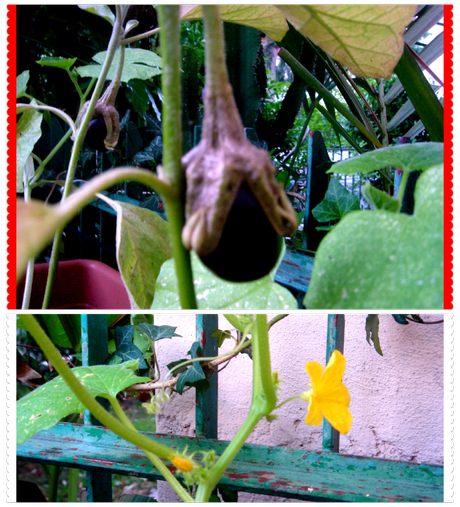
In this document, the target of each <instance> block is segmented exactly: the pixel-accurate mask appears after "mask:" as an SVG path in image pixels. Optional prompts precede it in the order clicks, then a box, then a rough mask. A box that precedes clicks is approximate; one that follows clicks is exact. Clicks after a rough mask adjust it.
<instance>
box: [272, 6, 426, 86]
mask: <svg viewBox="0 0 460 507" xmlns="http://www.w3.org/2000/svg"><path fill="white" fill-rule="evenodd" d="M277 7H278V8H279V9H280V10H281V12H283V14H284V15H285V16H286V17H287V19H288V21H289V22H290V23H291V24H292V25H294V27H295V28H297V30H299V32H300V33H302V34H303V35H305V36H306V37H308V38H309V39H310V40H311V41H312V42H314V43H315V44H316V45H317V46H319V47H320V48H321V49H323V50H324V51H326V53H328V54H329V55H330V56H331V57H332V58H334V60H337V61H338V62H340V63H342V64H344V65H346V66H347V67H348V68H349V69H350V70H351V72H353V74H355V76H360V77H374V78H379V77H382V78H387V79H388V78H390V77H391V75H392V73H393V69H394V68H395V66H396V64H397V63H398V60H399V58H400V57H401V54H402V52H403V48H404V36H403V32H404V29H405V28H406V26H407V25H408V24H409V23H410V21H411V20H412V17H413V16H414V14H415V11H416V8H417V6H416V5H389V4H388V5H374V4H369V5H351V4H339V5H327V4H325V5H284V4H283V5H278V6H277Z"/></svg>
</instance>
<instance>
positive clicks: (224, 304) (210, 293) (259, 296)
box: [151, 252, 298, 310]
mask: <svg viewBox="0 0 460 507" xmlns="http://www.w3.org/2000/svg"><path fill="white" fill-rule="evenodd" d="M191 257H192V269H193V274H194V285H195V293H196V299H197V303H198V308H199V309H201V310H205V309H209V310H221V309H225V308H227V309H231V310H246V309H251V310H252V309H255V310H266V309H277V310H288V309H292V310H294V309H297V308H298V305H297V302H296V300H295V298H294V296H293V295H292V294H291V293H290V292H289V291H288V290H287V289H285V288H284V287H282V286H281V285H279V284H277V283H275V282H274V276H275V271H276V268H275V269H274V270H273V271H272V272H271V273H270V274H268V275H267V276H264V277H263V278H261V279H260V280H256V281H254V282H244V283H236V282H226V281H224V280H222V279H221V278H218V277H217V276H216V275H214V274H213V273H212V272H211V271H209V269H207V268H206V267H205V266H204V264H203V263H202V262H201V261H200V259H199V258H198V256H197V255H196V254H195V253H194V252H191ZM151 308H152V309H180V303H179V293H178V286H177V279H176V275H175V270H174V261H173V260H169V261H166V262H165V263H164V264H163V266H162V268H161V272H160V276H159V277H158V280H157V286H156V289H155V299H154V300H153V304H152V307H151Z"/></svg>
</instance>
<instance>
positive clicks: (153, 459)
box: [109, 398, 193, 502]
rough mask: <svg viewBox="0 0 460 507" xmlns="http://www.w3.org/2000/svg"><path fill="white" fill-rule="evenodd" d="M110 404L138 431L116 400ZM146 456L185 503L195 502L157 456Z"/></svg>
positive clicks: (119, 415) (131, 427)
mask: <svg viewBox="0 0 460 507" xmlns="http://www.w3.org/2000/svg"><path fill="white" fill-rule="evenodd" d="M109 401H110V404H111V405H112V407H113V410H114V412H115V414H116V415H117V416H118V419H120V421H121V422H122V423H123V424H124V425H125V426H126V427H127V428H129V429H131V430H133V431H136V432H137V430H136V428H135V427H134V425H133V423H132V422H131V421H130V420H129V418H128V417H127V416H126V414H125V412H124V411H123V409H122V408H121V406H120V404H119V403H118V400H117V399H116V398H110V400H109ZM144 452H145V455H146V456H147V458H149V460H150V461H151V462H152V464H153V466H154V467H155V468H156V469H157V470H158V471H159V472H160V473H161V475H162V476H163V477H164V478H165V479H166V480H167V481H168V483H169V485H170V486H171V487H172V488H173V490H174V491H175V492H176V493H177V494H178V495H179V497H180V499H181V500H182V501H183V502H193V498H192V497H191V496H190V495H189V494H188V493H187V491H185V489H184V488H183V487H182V485H181V484H180V482H179V481H178V480H177V479H176V478H175V477H174V475H173V474H172V473H171V472H170V470H169V468H168V467H167V466H166V465H165V464H164V463H163V462H162V461H161V459H160V458H159V457H158V456H156V455H155V454H153V453H151V452H149V451H146V450H144Z"/></svg>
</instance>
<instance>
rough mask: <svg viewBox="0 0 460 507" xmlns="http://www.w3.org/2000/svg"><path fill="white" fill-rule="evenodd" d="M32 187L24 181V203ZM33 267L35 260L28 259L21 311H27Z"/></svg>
mask: <svg viewBox="0 0 460 507" xmlns="http://www.w3.org/2000/svg"><path fill="white" fill-rule="evenodd" d="M31 193H32V187H31V185H30V184H29V183H28V182H26V181H24V201H25V202H29V201H30V199H31ZM34 266H35V260H34V259H29V261H28V262H27V269H26V276H25V280H24V294H23V296H22V306H21V309H22V310H27V309H28V308H29V304H30V296H31V294H32V284H33V281H34Z"/></svg>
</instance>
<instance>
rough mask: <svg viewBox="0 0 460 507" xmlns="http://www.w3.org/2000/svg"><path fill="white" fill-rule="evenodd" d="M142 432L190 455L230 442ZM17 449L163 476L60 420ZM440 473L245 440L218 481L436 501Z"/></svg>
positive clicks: (300, 494) (126, 448)
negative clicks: (251, 442)
mask: <svg viewBox="0 0 460 507" xmlns="http://www.w3.org/2000/svg"><path fill="white" fill-rule="evenodd" d="M144 434H145V435H147V436H149V437H151V438H153V439H154V440H156V441H158V442H161V443H163V444H166V445H169V446H171V447H173V448H176V449H178V450H179V451H182V450H184V449H185V447H186V446H187V449H188V452H197V453H199V452H200V451H208V450H210V449H211V448H213V449H214V450H215V451H216V453H217V454H218V455H220V454H222V452H223V451H224V449H225V448H226V446H227V445H228V442H222V441H218V440H205V439H195V438H189V437H182V436H178V435H175V436H174V437H173V436H171V435H158V434H154V433H144ZM64 438H68V439H69V440H64ZM88 452H90V453H91V458H88ZM17 453H18V457H19V459H22V460H24V461H36V462H41V463H47V464H60V465H62V466H70V467H77V468H82V469H85V470H89V471H94V472H96V471H107V470H110V471H111V473H113V474H121V475H128V474H132V473H136V474H137V475H138V476H139V477H146V478H149V479H161V475H160V474H159V473H158V471H157V470H156V469H155V467H153V465H152V464H151V463H150V461H149V460H148V459H147V458H146V457H145V456H144V455H143V454H141V452H140V449H138V448H136V447H135V446H133V445H131V444H129V443H127V442H124V441H123V440H122V439H121V438H119V437H117V436H116V435H114V434H112V433H111V432H107V431H104V430H103V428H100V427H94V426H80V425H72V424H69V423H60V424H58V425H57V426H55V427H54V428H52V429H50V430H47V431H42V432H40V433H37V434H36V435H34V436H33V437H32V438H30V439H29V440H27V441H26V442H25V443H24V444H21V445H20V446H18V448H17ZM83 456H85V457H83ZM197 456H198V458H199V454H198V455H197ZM443 475H444V473H443V467H442V466H439V465H426V464H423V465H420V464H417V463H412V462H400V461H392V460H382V459H376V458H366V457H358V456H346V455H341V454H338V453H332V452H321V451H311V452H310V451H305V450H304V449H286V448H284V447H270V448H268V447H265V446H257V445H244V446H243V447H242V449H241V450H240V452H239V453H238V455H237V457H236V458H235V460H234V461H233V462H232V463H231V465H230V467H229V468H228V470H227V472H226V473H225V474H224V476H223V477H222V479H221V481H220V485H221V486H225V487H229V488H231V489H234V490H235V489H236V490H239V491H248V492H255V493H262V494H268V495H270V494H271V495H277V496H285V497H288V498H298V499H302V500H316V501H367V502H371V501H373V502H376V501H398V502H403V501H405V502H411V501H425V502H426V501H431V502H438V501H442V500H443Z"/></svg>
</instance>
